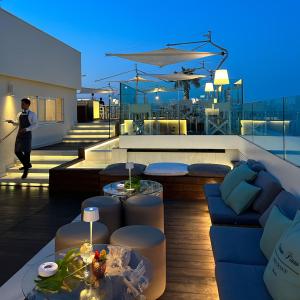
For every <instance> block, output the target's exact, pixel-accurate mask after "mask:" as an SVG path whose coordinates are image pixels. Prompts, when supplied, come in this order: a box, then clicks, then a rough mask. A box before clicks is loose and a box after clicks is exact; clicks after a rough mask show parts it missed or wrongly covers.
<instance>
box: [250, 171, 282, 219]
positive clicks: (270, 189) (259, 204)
mask: <svg viewBox="0 0 300 300" xmlns="http://www.w3.org/2000/svg"><path fill="white" fill-rule="evenodd" d="M253 184H254V185H255V186H257V187H260V188H261V192H260V193H259V195H258V196H257V198H256V199H255V200H254V202H253V205H252V208H253V210H255V211H257V212H259V213H260V214H263V213H264V212H265V210H266V209H267V208H268V207H269V206H270V204H271V203H272V202H273V201H274V199H275V198H276V196H277V195H278V194H279V193H280V191H281V190H282V187H281V184H280V182H279V181H278V180H277V179H276V178H275V177H274V176H272V175H271V174H270V173H268V172H266V171H260V172H259V173H258V174H257V177H256V178H255V181H254V182H253Z"/></svg>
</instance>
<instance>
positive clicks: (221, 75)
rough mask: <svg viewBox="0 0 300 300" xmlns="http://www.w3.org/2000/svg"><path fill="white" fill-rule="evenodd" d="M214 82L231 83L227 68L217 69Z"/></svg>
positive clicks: (218, 83) (217, 83)
mask: <svg viewBox="0 0 300 300" xmlns="http://www.w3.org/2000/svg"><path fill="white" fill-rule="evenodd" d="M214 84H215V85H224V84H229V77H228V72H227V70H226V69H221V70H216V71H215V77H214Z"/></svg>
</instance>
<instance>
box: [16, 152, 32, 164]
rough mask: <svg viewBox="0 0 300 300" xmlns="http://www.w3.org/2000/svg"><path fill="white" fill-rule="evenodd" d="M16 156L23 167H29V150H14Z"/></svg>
mask: <svg viewBox="0 0 300 300" xmlns="http://www.w3.org/2000/svg"><path fill="white" fill-rule="evenodd" d="M15 154H16V156H17V158H18V159H19V160H20V162H21V163H22V165H23V166H24V168H27V167H29V165H30V151H29V152H21V151H15Z"/></svg>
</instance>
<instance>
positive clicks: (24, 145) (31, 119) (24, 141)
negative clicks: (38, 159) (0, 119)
mask: <svg viewBox="0 0 300 300" xmlns="http://www.w3.org/2000/svg"><path fill="white" fill-rule="evenodd" d="M29 106H30V100H29V99H27V98H24V99H22V100H21V108H22V112H19V113H18V115H17V118H16V120H15V121H13V120H8V121H7V122H8V123H11V124H13V125H15V126H19V130H18V134H17V137H16V143H15V154H16V156H17V157H18V159H19V160H20V162H21V163H22V165H23V167H21V168H20V169H19V170H23V175H22V177H21V178H22V179H25V178H27V175H28V170H29V169H30V168H31V167H32V166H31V163H30V152H31V140H32V130H34V129H36V128H37V126H38V121H37V116H36V114H35V113H34V112H33V111H31V110H29Z"/></svg>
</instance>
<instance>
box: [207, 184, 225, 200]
mask: <svg viewBox="0 0 300 300" xmlns="http://www.w3.org/2000/svg"><path fill="white" fill-rule="evenodd" d="M203 188H204V194H205V197H206V198H207V197H214V196H217V197H221V192H220V184H219V183H208V184H205V185H204V187H203Z"/></svg>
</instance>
